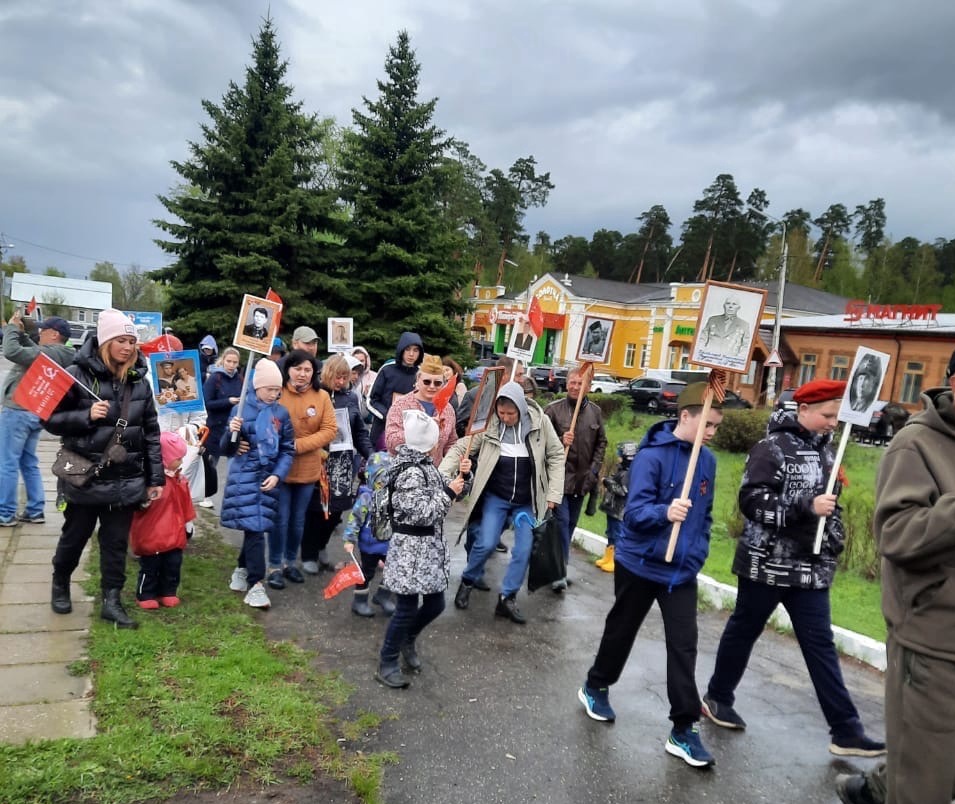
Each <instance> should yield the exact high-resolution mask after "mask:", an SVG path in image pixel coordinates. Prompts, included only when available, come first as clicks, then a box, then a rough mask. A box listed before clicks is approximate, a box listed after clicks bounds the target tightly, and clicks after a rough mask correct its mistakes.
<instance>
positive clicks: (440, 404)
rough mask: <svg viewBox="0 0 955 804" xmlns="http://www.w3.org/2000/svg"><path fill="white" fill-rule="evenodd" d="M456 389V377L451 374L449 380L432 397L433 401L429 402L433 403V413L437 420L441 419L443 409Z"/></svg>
mask: <svg viewBox="0 0 955 804" xmlns="http://www.w3.org/2000/svg"><path fill="white" fill-rule="evenodd" d="M457 387H458V375H457V374H452V375H451V379H450V380H448V381H447V382H446V383H445V384H444V387H443V388H442V389H441V390H440V391H438V393H436V394H435V395H434V399H433V400H431V401H432V402H433V403H434V412H435V413H437V414H438V418H441V414H442V413H444V409H445V408H446V407H447V406H448V402H450V401H451V395H452V394H453V393H454V392H455V390H456V389H457Z"/></svg>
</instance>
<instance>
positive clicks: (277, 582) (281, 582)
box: [267, 569, 285, 589]
mask: <svg viewBox="0 0 955 804" xmlns="http://www.w3.org/2000/svg"><path fill="white" fill-rule="evenodd" d="M267 583H268V585H269V586H270V587H272V588H273V589H284V588H285V577H284V576H283V574H282V570H280V569H275V570H272V571H271V572H269V577H268V579H267Z"/></svg>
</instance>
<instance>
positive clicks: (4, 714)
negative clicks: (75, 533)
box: [0, 433, 96, 744]
mask: <svg viewBox="0 0 955 804" xmlns="http://www.w3.org/2000/svg"><path fill="white" fill-rule="evenodd" d="M58 447H59V439H56V438H53V437H52V436H49V435H47V434H45V433H44V434H43V435H42V436H41V437H40V446H39V450H38V453H39V459H40V466H41V467H42V468H44V469H45V471H44V472H43V476H44V480H43V486H44V491H45V492H46V510H45V512H44V515H45V517H46V524H43V525H18V526H17V527H13V528H0V742H2V743H14V744H21V743H25V742H27V741H31V740H55V739H58V738H61V737H80V738H83V737H92V736H93V735H95V733H96V721H95V719H94V718H93V715H92V712H91V711H90V705H89V704H90V699H91V697H92V684H91V682H90V678H89V677H88V676H85V675H72V674H71V673H70V672H69V667H70V665H71V664H72V663H73V662H76V661H79V660H82V659H84V658H85V657H86V638H87V635H88V633H89V625H90V616H91V614H92V611H93V600H92V598H90V597H87V596H86V595H85V594H84V592H83V590H82V589H81V588H80V587H79V585H78V584H79V583H82V581H83V580H85V578H86V577H87V576H86V574H85V567H86V560H87V558H88V555H89V553H88V552H87V553H85V554H84V559H83V561H82V563H81V564H80V568H79V569H78V570H77V571H76V572H75V573H74V574H73V588H72V594H73V613H72V614H70V615H68V616H61V615H57V614H54V613H53V612H52V610H51V609H50V579H51V576H52V572H53V570H52V566H51V563H50V562H51V561H52V559H53V552H54V550H55V548H56V542H57V539H58V538H59V535H60V528H61V525H62V524H63V515H62V514H61V513H60V512H59V511H57V510H56V478H55V477H53V475H52V474H51V473H50V472H49V467H50V466H52V464H53V459H54V457H55V456H56V451H57V448H58ZM21 493H22V485H21Z"/></svg>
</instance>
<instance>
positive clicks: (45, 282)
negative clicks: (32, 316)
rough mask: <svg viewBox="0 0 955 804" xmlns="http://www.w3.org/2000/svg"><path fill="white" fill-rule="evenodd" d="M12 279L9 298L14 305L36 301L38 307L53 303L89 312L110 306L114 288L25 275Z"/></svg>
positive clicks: (97, 283) (40, 275)
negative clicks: (88, 310)
mask: <svg viewBox="0 0 955 804" xmlns="http://www.w3.org/2000/svg"><path fill="white" fill-rule="evenodd" d="M11 279H12V282H11V290H10V298H11V300H13V301H14V302H28V301H30V299H32V298H36V300H37V301H38V302H39V303H40V304H43V303H44V302H46V303H48V304H49V303H51V302H53V301H56V302H58V303H62V304H65V305H67V306H69V307H84V308H88V309H91V310H105V309H106V308H108V307H112V306H113V286H112V285H111V284H110V283H109V282H97V281H94V280H90V279H74V278H73V277H70V276H47V275H46V274H28V273H16V274H13V276H12V277H11Z"/></svg>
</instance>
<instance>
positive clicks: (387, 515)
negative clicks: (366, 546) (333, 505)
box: [369, 463, 410, 542]
mask: <svg viewBox="0 0 955 804" xmlns="http://www.w3.org/2000/svg"><path fill="white" fill-rule="evenodd" d="M409 465H410V464H407V463H406V464H392V465H391V466H389V467H388V468H387V469H385V470H384V471H383V472H382V475H381V480H382V482H381V483H380V484H379V483H376V484H375V487H374V488H373V489H372V491H371V510H370V512H369V525H370V526H371V533H372V536H374V537H375V538H376V539H377V540H378V541H379V542H387V541H389V540H390V539H391V535H392V533H394V521H393V519H394V515H395V509H394V507H393V506H392V505H391V495H392V492H394V490H395V481H396V480H397V479H398V475H399V474H401V471H402V470H403V469H406V468H407V467H408V466H409ZM376 480H377V478H376Z"/></svg>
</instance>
